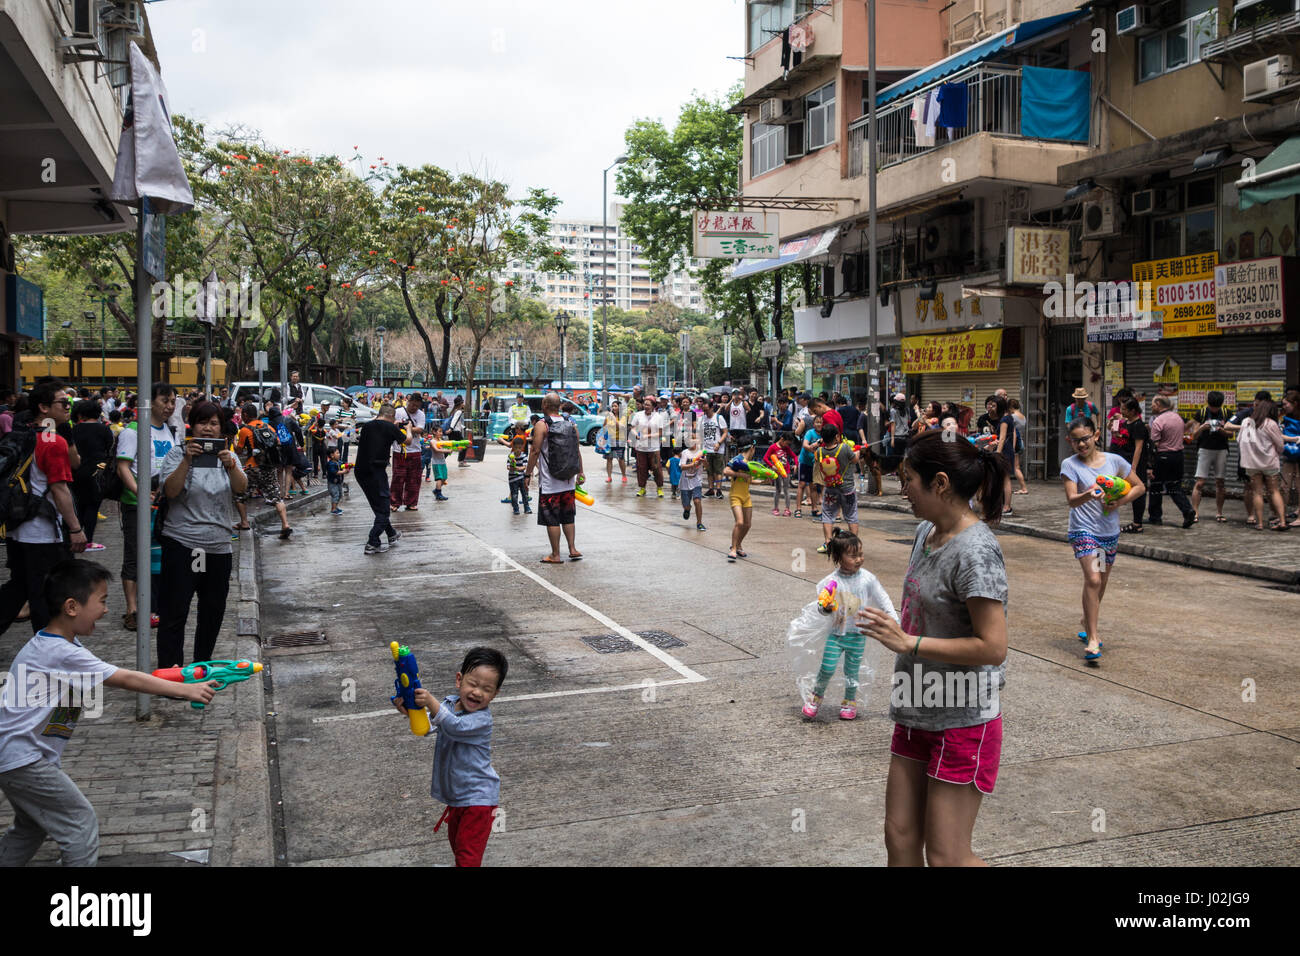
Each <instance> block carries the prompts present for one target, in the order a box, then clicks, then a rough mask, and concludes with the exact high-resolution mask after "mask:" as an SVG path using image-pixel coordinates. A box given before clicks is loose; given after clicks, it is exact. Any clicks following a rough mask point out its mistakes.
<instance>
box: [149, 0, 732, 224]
mask: <svg viewBox="0 0 1300 956" xmlns="http://www.w3.org/2000/svg"><path fill="white" fill-rule="evenodd" d="M148 13H149V19H150V23H151V26H152V30H153V35H154V42H155V44H156V45H157V48H158V55H159V59H160V60H161V63H162V68H163V78H164V80H165V82H166V84H167V88H168V93H169V95H170V97H171V101H172V108H173V109H174V110H175V111H177V112H180V113H185V114H186V115H189V116H192V117H194V118H196V119H199V120H201V121H203V122H205V123H207V124H208V125H209V126H218V127H219V126H224V125H226V124H231V123H236V122H239V123H243V124H245V125H248V126H251V127H253V128H256V129H258V130H260V131H261V132H262V134H263V135H264V136H265V137H266V138H267V140H268V141H269V142H271V143H273V144H275V145H279V146H282V147H284V148H289V149H294V150H304V151H309V152H311V153H338V154H339V155H340V156H342V157H344V158H345V159H346V158H348V157H350V156H351V155H352V154H353V152H352V146H353V145H357V146H359V147H360V152H361V153H362V155H363V156H365V157H366V164H369V163H370V162H375V157H378V156H383V157H384V158H385V159H386V160H388V161H389V162H390V163H391V164H392V165H396V164H397V163H398V162H401V163H404V164H407V165H420V164H422V163H435V164H437V165H440V166H444V167H446V168H449V169H452V170H463V171H468V170H471V169H476V170H478V171H479V172H482V171H483V170H484V168H485V167H486V169H487V170H488V171H489V172H491V173H492V174H493V175H495V176H497V177H498V178H501V179H503V180H505V181H507V182H509V183H510V184H511V185H512V186H513V187H515V188H516V189H517V190H519V191H522V190H523V189H524V188H525V187H527V186H543V187H545V188H547V189H550V190H551V191H552V192H554V193H556V194H557V195H558V196H559V197H560V199H561V200H562V201H563V203H564V209H563V212H564V213H565V214H568V215H572V216H579V217H586V218H599V216H600V186H601V175H600V174H601V170H602V169H604V167H606V166H608V165H609V163H610V162H612V161H613V159H614V157H615V156H617V155H618V154H619V153H620V152H622V147H623V132H624V130H626V129H627V127H628V126H629V125H631V124H632V123H633V122H634V121H635V120H637V119H640V118H644V117H652V118H658V119H662V120H664V121H665V122H672V121H674V120H675V118H676V116H677V114H678V111H679V109H680V107H681V105H682V103H684V102H685V101H686V100H687V99H689V98H690V97H691V95H692V93H693V92H695V91H699V92H701V93H706V94H710V95H712V94H716V93H721V92H723V91H725V90H726V89H727V88H728V87H730V86H731V85H732V84H733V83H734V82H736V81H737V80H739V79H740V78H741V77H742V76H743V70H744V63H743V62H740V61H736V60H728V59H726V57H727V56H729V55H731V56H737V55H740V54H742V53H743V52H744V51H743V50H742V49H741V46H742V45H743V36H744V29H743V27H744V24H743V15H744V4H743V2H742V0H705V2H703V3H700V2H691V0H658V2H656V3H640V2H631V0H603V2H602V0H592V2H586V3H580V2H576V0H557V2H553V3H544V2H540V0H474V2H469V3H466V2H455V3H451V2H446V0H442V2H435V3H430V2H428V0H368V2H360V0H352V2H344V0H312V2H307V0H274V2H269V0H168V2H166V3H153V4H150V5H149V8H148ZM611 179H612V177H611Z"/></svg>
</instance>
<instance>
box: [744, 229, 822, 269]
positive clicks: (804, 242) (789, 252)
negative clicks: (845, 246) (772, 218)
mask: <svg viewBox="0 0 1300 956" xmlns="http://www.w3.org/2000/svg"><path fill="white" fill-rule="evenodd" d="M839 234H840V227H839V226H831V228H829V229H827V230H826V231H825V232H814V233H813V234H812V235H811V236H803V237H801V238H799V239H791V240H790V241H789V242H783V243H781V254H780V255H778V256H777V257H776V258H775V259H745V260H743V261H742V262H741V263H740V264H739V265H737V266H736V268H735V270H734V271H733V272H732V273H731V278H732V279H733V280H734V279H743V278H745V277H746V276H755V275H758V274H759V273H762V272H771V271H772V270H773V269H780V268H781V267H782V266H788V265H793V264H794V263H796V262H805V261H806V260H808V259H812V258H814V257H816V256H824V255H826V253H827V252H829V251H830V248H831V243H832V242H834V241H835V237H836V236H838V235H839Z"/></svg>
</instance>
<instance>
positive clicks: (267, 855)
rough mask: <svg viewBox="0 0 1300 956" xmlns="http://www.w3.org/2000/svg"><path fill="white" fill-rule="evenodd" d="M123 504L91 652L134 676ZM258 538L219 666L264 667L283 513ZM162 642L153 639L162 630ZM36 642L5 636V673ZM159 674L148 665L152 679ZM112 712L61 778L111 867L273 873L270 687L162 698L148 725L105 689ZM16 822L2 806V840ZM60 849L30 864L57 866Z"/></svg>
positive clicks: (296, 502)
mask: <svg viewBox="0 0 1300 956" xmlns="http://www.w3.org/2000/svg"><path fill="white" fill-rule="evenodd" d="M320 489H321V490H320V491H319V492H314V493H313V494H311V495H308V496H306V497H302V498H295V499H293V501H292V502H291V503H290V507H291V509H292V510H294V511H297V510H299V509H300V508H301V507H303V506H305V505H308V504H310V503H312V502H313V501H314V500H316V499H318V498H319V497H321V496H322V495H324V493H325V492H324V486H323V485H321V486H320ZM117 508H118V506H117V503H116V502H112V501H106V502H104V504H103V507H102V508H101V513H103V514H105V515H107V516H108V520H107V521H102V522H100V523H99V526H98V528H97V529H96V535H95V537H96V540H97V541H99V542H100V543H102V544H104V545H105V546H106V547H107V550H105V551H99V552H96V553H94V554H89V555H86V557H88V558H90V559H92V560H95V561H98V562H99V563H100V564H103V565H104V566H106V567H107V568H108V569H109V570H110V571H112V572H113V581H112V582H111V583H110V584H109V590H108V605H109V611H108V614H106V615H105V616H104V617H103V619H102V620H101V621H100V622H99V624H98V625H97V626H96V629H95V633H94V634H92V635H91V636H90V637H89V638H87V639H86V640H85V641H84V642H83V643H85V645H86V647H87V648H88V649H89V650H90V651H91V652H92V653H94V654H95V655H96V656H98V657H100V658H102V659H103V660H106V661H108V662H109V663H112V664H116V665H117V666H119V667H127V668H131V669H135V667H136V647H135V634H134V632H127V631H126V630H125V629H124V628H123V627H122V614H123V612H124V610H125V601H124V599H123V597H122V586H121V583H120V577H119V572H120V569H121V561H122V533H121V529H120V524H119V517H118V510H117ZM249 517H250V520H251V521H252V523H253V530H252V531H245V532H242V534H241V537H240V540H238V541H235V542H233V544H234V548H235V567H234V570H233V571H232V580H231V583H230V595H229V598H228V600H227V604H226V615H225V619H224V621H223V626H222V629H221V634H220V636H219V638H218V639H217V646H216V650H215V656H216V657H217V658H219V659H241V658H248V659H251V660H259V659H260V657H261V654H260V651H259V642H258V639H257V624H258V619H259V616H258V614H257V609H258V606H259V605H258V592H257V586H256V578H257V575H256V571H255V568H256V557H255V551H256V549H257V545H258V538H259V537H260V536H262V535H271V536H272V537H274V536H275V535H276V534H277V533H278V531H279V521H278V519H277V518H276V517H275V511H274V510H273V509H271V508H264V509H262V510H261V511H260V512H255V513H250V516H249ZM196 613H197V610H196V609H195V608H192V609H191V616H190V620H189V627H188V628H187V632H186V650H187V653H189V652H192V650H193V637H192V635H193V629H194V622H195V618H194V615H195V614H196ZM155 633H156V631H155ZM30 637H31V628H30V625H29V624H28V623H27V622H25V621H23V622H15V623H14V625H13V626H12V627H10V628H9V630H8V631H6V632H5V633H4V634H3V635H0V668H3V669H7V667H8V665H9V663H10V662H11V661H12V660H13V658H14V656H15V655H16V654H17V653H18V651H19V650H20V649H21V648H22V646H23V644H25V643H26V642H27V640H28V639H29V638H30ZM152 666H153V665H151V668H152ZM103 700H104V711H103V714H102V715H101V716H99V717H97V718H84V719H83V720H82V722H81V723H80V725H79V726H78V728H77V730H76V732H75V734H74V735H73V737H72V740H71V741H69V743H68V747H67V750H66V751H65V752H64V755H63V762H62V765H63V768H64V770H65V771H67V773H68V775H69V776H70V777H71V778H72V779H73V781H74V782H75V783H76V784H77V786H78V787H80V788H81V790H82V792H83V793H85V795H86V797H87V798H88V799H89V800H90V802H91V804H92V805H93V806H94V807H95V812H96V814H97V815H98V817H99V834H100V851H99V859H100V863H101V864H103V865H112V866H182V867H183V866H192V865H213V866H227V865H265V866H269V865H272V864H273V863H274V854H273V846H274V843H273V839H272V808H271V799H270V788H269V786H268V764H267V743H266V727H265V714H266V708H265V706H264V696H263V682H262V681H261V680H256V679H254V680H248V681H244V682H243V683H240V684H234V685H231V686H230V687H227V688H226V689H225V690H222V691H220V692H218V694H217V697H216V700H215V701H214V703H213V704H211V705H209V706H208V707H207V708H205V709H204V710H202V711H199V710H194V709H193V708H191V707H190V705H189V703H188V702H184V701H173V700H167V699H166V698H161V697H153V698H151V700H150V708H151V715H150V717H149V718H148V719H147V720H143V721H141V720H137V719H136V716H135V707H136V700H135V695H134V694H130V693H127V692H124V691H120V690H113V689H108V690H107V691H106V692H105V695H104V698H103ZM12 822H13V812H12V809H11V807H10V805H9V803H8V801H7V800H3V799H0V830H3V829H7V828H8V827H9V825H10V824H11V823H12ZM58 858H59V857H58V847H57V846H56V845H55V844H54V843H53V842H51V841H46V843H45V844H44V845H43V846H42V847H41V850H40V851H39V852H38V853H37V855H36V857H35V858H34V859H33V863H34V864H38V865H58Z"/></svg>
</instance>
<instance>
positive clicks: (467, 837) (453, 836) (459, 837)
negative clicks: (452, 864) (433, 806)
mask: <svg viewBox="0 0 1300 956" xmlns="http://www.w3.org/2000/svg"><path fill="white" fill-rule="evenodd" d="M494 810H496V807H448V808H447V809H446V810H444V811H443V812H442V816H441V817H439V818H438V824H437V826H435V827H434V828H433V832H434V833H437V832H438V830H439V829H440V828H441V827H442V824H443V821H444V820H445V821H446V822H447V840H448V841H449V842H450V843H451V852H452V853H453V854H455V856H456V865H457V866H482V865H483V851H484V850H486V849H487V841H488V837H489V836H490V835H491V834H492V820H493V819H494V818H493V816H492V812H493V811H494Z"/></svg>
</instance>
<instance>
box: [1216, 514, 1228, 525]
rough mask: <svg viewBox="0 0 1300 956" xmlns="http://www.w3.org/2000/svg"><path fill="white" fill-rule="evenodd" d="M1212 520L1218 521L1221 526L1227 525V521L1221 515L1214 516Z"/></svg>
mask: <svg viewBox="0 0 1300 956" xmlns="http://www.w3.org/2000/svg"><path fill="white" fill-rule="evenodd" d="M1214 520H1215V521H1218V522H1220V523H1222V524H1227V523H1228V519H1227V518H1225V517H1224V516H1223V515H1215V516H1214Z"/></svg>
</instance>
